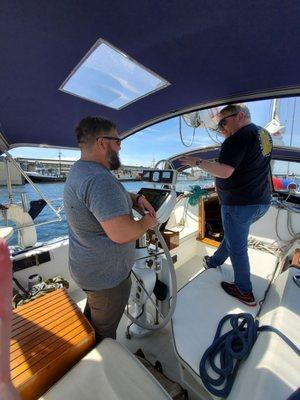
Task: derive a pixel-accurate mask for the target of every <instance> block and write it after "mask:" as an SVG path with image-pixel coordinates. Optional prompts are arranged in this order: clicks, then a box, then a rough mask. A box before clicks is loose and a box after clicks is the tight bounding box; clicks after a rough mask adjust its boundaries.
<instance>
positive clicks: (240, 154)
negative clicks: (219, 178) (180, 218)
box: [219, 134, 248, 169]
mask: <svg viewBox="0 0 300 400" xmlns="http://www.w3.org/2000/svg"><path fill="white" fill-rule="evenodd" d="M245 139H246V138H245V136H244V137H243V135H239V134H237V135H236V136H235V135H232V136H230V137H229V138H228V139H226V140H225V141H224V142H223V144H222V147H221V151H220V156H219V162H220V163H222V164H227V165H230V166H231V167H233V168H234V169H236V168H237V167H238V166H239V165H240V163H241V162H242V160H243V158H244V157H245V154H246V152H247V148H248V142H247V140H245Z"/></svg>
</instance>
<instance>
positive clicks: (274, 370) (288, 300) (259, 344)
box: [228, 268, 300, 400]
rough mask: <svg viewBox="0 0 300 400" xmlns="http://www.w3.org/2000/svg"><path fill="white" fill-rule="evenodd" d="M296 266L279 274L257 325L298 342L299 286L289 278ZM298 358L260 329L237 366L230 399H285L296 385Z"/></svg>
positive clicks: (277, 340) (274, 335)
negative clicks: (238, 367) (275, 329)
mask: <svg viewBox="0 0 300 400" xmlns="http://www.w3.org/2000/svg"><path fill="white" fill-rule="evenodd" d="M297 273H299V270H297V269H295V268H290V269H289V270H288V271H286V272H284V273H283V274H281V275H279V276H278V277H277V278H276V280H275V282H274V283H273V284H272V287H271V289H270V291H269V293H268V296H267V299H266V302H265V303H264V305H263V308H262V314H261V318H260V320H259V325H260V326H261V325H271V326H272V327H275V328H277V329H278V330H279V331H280V332H282V333H283V334H284V335H286V336H287V337H288V338H289V339H290V340H291V341H292V342H293V343H294V344H295V345H296V346H298V347H299V346H300V318H299V317H300V288H299V287H298V286H297V285H296V284H295V283H294V282H293V279H292V278H293V275H294V274H297ZM299 370H300V358H299V356H298V355H297V354H296V353H295V352H294V351H293V350H292V349H291V348H290V347H289V346H288V344H287V343H286V342H285V341H284V340H283V339H282V338H280V337H279V336H278V335H277V334H276V333H273V332H261V333H260V334H259V336H258V339H257V341H256V342H255V344H254V346H253V348H252V351H251V353H250V355H249V356H248V358H247V360H246V361H245V362H244V363H243V364H242V365H241V366H240V369H239V371H238V374H237V377H236V380H235V383H234V385H233V388H232V390H231V393H230V395H229V397H228V399H230V400H238V399H241V398H242V399H243V400H250V399H251V400H260V399H274V400H277V399H280V400H281V399H287V398H288V397H289V396H290V395H291V394H292V393H293V392H294V391H295V390H296V389H297V388H298V386H299V382H300V380H299Z"/></svg>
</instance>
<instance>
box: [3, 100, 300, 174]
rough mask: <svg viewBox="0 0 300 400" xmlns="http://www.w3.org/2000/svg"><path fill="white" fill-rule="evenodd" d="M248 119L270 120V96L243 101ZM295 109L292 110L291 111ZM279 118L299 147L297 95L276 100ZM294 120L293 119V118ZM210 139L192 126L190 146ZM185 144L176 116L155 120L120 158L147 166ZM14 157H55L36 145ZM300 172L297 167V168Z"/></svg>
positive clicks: (74, 155) (287, 138)
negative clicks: (249, 113)
mask: <svg viewBox="0 0 300 400" xmlns="http://www.w3.org/2000/svg"><path fill="white" fill-rule="evenodd" d="M247 105H248V107H249V109H250V112H251V116H252V121H253V122H254V123H256V124H258V125H261V126H265V125H266V124H267V123H268V122H269V121H270V120H271V111H272V102H271V101H270V100H263V101H255V102H249V103H247ZM294 109H295V112H294ZM280 120H281V124H282V125H284V126H285V133H284V134H283V143H284V145H286V146H289V145H290V144H291V145H292V146H294V147H299V148H300V99H298V98H286V99H281V102H280ZM293 120H294V121H293ZM182 133H183V137H184V140H185V142H187V143H189V142H190V140H191V137H192V134H193V129H192V128H190V127H188V126H187V125H186V124H185V123H184V122H183V123H182ZM210 135H211V137H213V138H214V139H217V140H222V139H221V138H220V137H216V134H215V133H214V132H210ZM213 144H214V143H213V141H212V140H211V138H210V137H209V135H208V134H207V132H206V130H205V129H201V128H200V129H196V134H195V140H194V143H193V146H192V147H191V148H197V147H203V146H209V145H213ZM185 149H187V148H185V147H184V146H183V145H182V144H181V141H180V137H179V122H178V118H177V117H176V118H172V119H170V120H168V121H165V122H161V123H158V124H156V125H153V126H151V127H149V128H146V129H144V130H142V131H140V132H138V133H136V134H134V135H132V136H130V137H129V138H127V139H125V140H124V141H123V142H122V147H121V152H120V156H121V160H122V163H123V164H125V165H143V166H149V165H150V164H151V163H153V161H155V162H156V161H158V160H160V159H164V158H167V157H170V156H171V155H173V154H176V153H180V152H182V151H184V150H185ZM11 153H12V155H13V156H14V157H28V158H29V157H33V158H55V159H58V155H59V150H58V149H44V148H43V149H42V148H41V149H39V148H38V149H37V148H19V149H13V150H12V151H11ZM79 157H80V153H79V151H74V150H64V149H62V150H61V158H62V159H78V158H79ZM299 172H300V170H299Z"/></svg>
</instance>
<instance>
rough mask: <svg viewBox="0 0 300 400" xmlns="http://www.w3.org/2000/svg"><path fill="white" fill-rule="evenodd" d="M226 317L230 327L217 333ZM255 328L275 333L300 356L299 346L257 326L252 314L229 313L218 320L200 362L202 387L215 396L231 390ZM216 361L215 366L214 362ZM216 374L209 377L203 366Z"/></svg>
mask: <svg viewBox="0 0 300 400" xmlns="http://www.w3.org/2000/svg"><path fill="white" fill-rule="evenodd" d="M228 320H229V322H230V324H231V326H232V329H231V330H230V331H228V332H226V333H224V334H223V335H221V332H222V328H223V325H224V324H225V323H226V322H227V321H228ZM259 331H269V332H275V333H277V334H278V335H279V336H280V337H281V338H282V339H283V340H285V342H286V343H287V344H288V345H289V346H290V347H291V348H292V349H293V350H294V351H295V352H296V353H297V354H298V355H300V350H299V348H298V347H297V346H296V345H294V343H293V342H291V340H289V339H288V338H287V337H286V336H285V335H283V334H282V333H281V332H280V331H278V330H277V329H276V328H273V327H271V326H267V325H266V326H262V327H259V326H258V321H255V320H254V318H253V316H252V315H251V314H248V313H241V314H229V315H226V316H225V317H223V318H222V319H221V321H220V322H219V325H218V328H217V332H216V334H215V337H214V340H213V343H212V345H211V346H210V347H209V348H208V349H207V350H206V351H205V353H204V354H203V357H202V359H201V361H200V366H199V372H200V377H201V379H202V381H203V384H204V386H205V387H206V389H207V390H208V391H209V392H210V393H212V394H213V395H215V396H218V397H227V396H228V395H229V393H230V391H231V388H232V385H233V382H234V377H235V374H236V371H237V368H238V366H239V364H240V362H241V361H242V360H243V359H245V358H246V357H247V356H248V355H249V353H250V351H251V349H252V347H253V345H254V343H255V341H256V339H257V334H258V332H259ZM217 360H218V365H219V366H217V365H216V361H217ZM208 364H209V365H210V367H211V369H212V370H213V371H214V372H215V374H217V375H218V377H217V378H212V377H211V376H210V375H209V374H208V372H207V365H208Z"/></svg>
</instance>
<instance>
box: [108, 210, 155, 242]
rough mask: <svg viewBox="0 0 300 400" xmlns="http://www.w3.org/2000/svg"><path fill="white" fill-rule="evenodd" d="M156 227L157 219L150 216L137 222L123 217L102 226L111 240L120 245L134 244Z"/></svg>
mask: <svg viewBox="0 0 300 400" xmlns="http://www.w3.org/2000/svg"><path fill="white" fill-rule="evenodd" d="M156 225H157V221H156V218H154V217H152V216H151V215H150V214H146V215H145V216H144V217H143V218H142V219H140V220H139V221H135V220H134V219H133V218H132V217H131V216H130V215H121V216H119V217H115V218H111V219H107V220H105V221H101V226H102V228H103V229H104V231H105V233H106V234H107V236H108V237H109V238H110V240H112V241H113V242H115V243H119V244H124V243H130V242H134V241H135V240H137V239H138V238H139V237H141V236H142V235H143V234H144V233H145V232H146V231H147V230H148V229H150V228H154V227H155V226H156Z"/></svg>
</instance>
